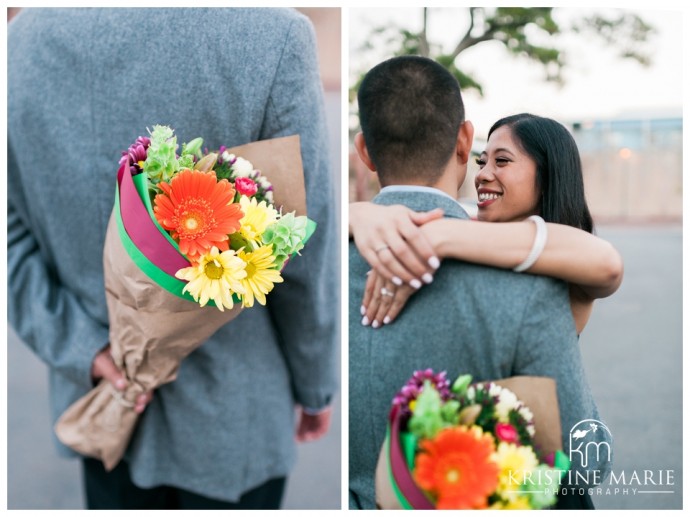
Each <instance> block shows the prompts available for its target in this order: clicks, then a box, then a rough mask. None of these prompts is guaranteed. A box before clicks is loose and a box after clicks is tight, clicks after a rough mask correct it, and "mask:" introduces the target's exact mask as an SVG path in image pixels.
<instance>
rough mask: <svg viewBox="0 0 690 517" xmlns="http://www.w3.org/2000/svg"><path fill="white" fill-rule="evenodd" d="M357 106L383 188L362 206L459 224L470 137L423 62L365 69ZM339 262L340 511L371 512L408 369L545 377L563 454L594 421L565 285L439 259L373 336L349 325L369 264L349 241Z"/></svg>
mask: <svg viewBox="0 0 690 517" xmlns="http://www.w3.org/2000/svg"><path fill="white" fill-rule="evenodd" d="M358 101H359V112H360V123H361V127H362V133H359V134H358V135H357V136H356V137H355V147H356V148H357V151H358V154H359V156H360V157H361V158H362V160H363V161H364V163H365V164H366V165H367V166H368V167H369V168H370V169H371V170H375V171H376V172H377V174H378V177H379V180H380V183H381V186H382V187H383V188H382V190H381V192H380V193H379V194H378V195H377V196H376V198H375V199H374V202H375V203H378V204H382V205H395V204H400V205H405V206H407V207H408V208H411V209H413V210H416V211H428V210H431V209H434V208H438V207H440V208H442V209H443V210H444V212H445V216H446V217H454V218H459V219H467V218H468V216H467V214H466V213H465V211H464V210H463V209H462V208H461V207H460V205H459V204H458V203H457V202H456V200H455V199H456V194H457V191H458V189H459V187H460V185H461V184H462V182H463V181H464V179H465V174H466V172H467V161H468V158H469V153H470V149H471V144H472V138H473V128H472V125H471V123H470V122H468V121H465V113H464V107H463V103H462V98H461V95H460V89H459V87H458V84H457V82H456V80H455V79H454V78H453V77H452V76H451V75H450V74H449V73H448V72H447V71H446V70H445V69H444V68H443V67H442V66H440V65H439V64H437V63H435V62H434V61H432V60H429V59H426V58H421V57H412V56H405V57H399V58H393V59H390V60H388V61H385V62H383V63H381V64H379V65H377V66H376V67H374V68H373V69H372V70H371V71H369V73H368V74H367V76H366V77H365V79H364V81H363V82H362V85H361V87H360V89H359V93H358ZM381 252H386V253H388V252H390V251H389V250H382V251H381ZM349 260H350V262H349V268H350V285H349V300H350V302H349V365H350V369H349V375H350V381H349V429H350V431H349V442H350V446H349V447H350V465H349V467H350V481H349V483H350V485H349V489H350V507H351V508H363V509H371V508H374V507H375V499H374V497H375V495H374V471H375V466H376V461H377V458H378V454H379V449H380V447H381V444H382V443H383V440H384V436H385V432H386V422H387V416H388V412H389V410H390V404H391V401H392V399H393V397H394V395H395V394H396V392H397V391H398V390H399V389H400V388H401V387H402V386H403V385H404V383H405V382H406V381H407V379H408V378H409V377H410V376H411V375H412V372H413V371H414V370H422V369H426V368H432V369H434V370H435V371H437V372H438V371H443V370H446V371H448V372H449V375H450V376H451V377H453V376H456V375H459V374H462V373H469V374H471V375H472V376H473V380H474V381H482V380H491V379H501V378H506V377H511V376H516V375H536V376H546V377H552V378H555V379H556V382H557V389H558V400H559V405H560V411H561V413H560V414H561V423H562V429H563V443H564V446H565V447H566V452H568V449H567V447H568V433H569V431H570V429H571V428H572V427H573V425H575V424H577V423H578V422H580V421H581V420H584V419H587V418H593V419H597V418H598V413H597V409H596V406H595V404H594V401H593V400H592V396H591V394H590V390H589V387H588V385H587V380H586V378H585V374H584V371H583V368H582V361H581V357H580V352H579V348H578V343H577V336H576V333H575V327H574V324H573V319H572V315H571V312H570V305H569V299H568V289H567V286H566V285H565V283H563V282H561V281H557V280H554V279H551V278H546V277H538V276H533V275H521V274H516V273H513V272H511V271H506V270H499V269H494V268H490V267H483V266H478V265H474V264H469V263H463V262H457V261H446V262H444V263H443V264H442V265H441V267H440V268H439V269H438V270H437V271H436V274H435V277H434V280H433V283H431V284H430V285H427V286H425V287H423V288H421V289H420V290H419V291H418V292H417V293H416V294H415V295H414V296H413V297H412V298H410V299H409V301H408V303H407V306H406V308H405V310H404V312H403V313H401V314H400V315H399V316H398V317H397V318H396V321H395V323H393V324H391V325H385V326H383V327H381V328H378V329H374V328H372V327H370V326H363V325H362V324H361V323H360V318H361V315H360V312H359V305H360V301H361V300H362V296H363V293H364V287H365V282H366V273H367V271H368V269H369V266H368V265H367V263H366V262H365V261H364V259H363V258H362V257H361V256H360V255H359V253H358V251H357V248H356V247H355V245H354V243H351V244H350V250H349ZM606 460H607V458H604V457H603V455H602V458H601V461H599V460H597V461H594V459H592V461H591V462H590V463H588V465H589V469H584V470H602V472H601V473H600V476H599V477H598V478H597V476H590V478H589V481H590V483H589V484H590V485H591V484H596V483H598V482H600V481H601V475H605V474H606V472H605V471H606V470H607V468H608V464H607V461H606ZM574 468H575V469H576V470H583V469H579V466H578V465H574ZM595 478H596V479H595ZM583 483H584V481H583V478H580V487H582V486H583Z"/></svg>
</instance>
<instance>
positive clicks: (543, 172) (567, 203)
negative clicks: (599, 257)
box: [489, 113, 593, 233]
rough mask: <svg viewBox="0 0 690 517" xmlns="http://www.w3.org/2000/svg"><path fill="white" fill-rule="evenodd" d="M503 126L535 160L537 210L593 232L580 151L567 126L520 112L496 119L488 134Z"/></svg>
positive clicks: (551, 219) (548, 217)
mask: <svg viewBox="0 0 690 517" xmlns="http://www.w3.org/2000/svg"><path fill="white" fill-rule="evenodd" d="M502 126H507V127H509V128H510V130H511V132H512V135H513V138H514V139H515V142H516V144H517V145H519V146H520V148H521V149H522V150H523V151H524V152H525V153H527V154H528V155H529V156H530V158H532V160H534V162H535V163H536V164H537V179H536V181H537V185H536V188H537V189H538V191H540V192H541V195H540V196H539V207H538V210H539V212H538V213H539V214H540V215H541V216H542V217H543V218H544V220H545V221H547V222H550V223H560V224H567V225H568V226H574V227H575V228H580V229H581V230H585V231H586V232H589V233H592V230H593V223H592V216H591V214H590V213H589V208H588V207H587V202H586V201H585V186H584V182H583V180H582V163H581V161H580V153H579V151H578V149H577V144H576V143H575V140H574V139H573V137H572V135H571V134H570V133H569V132H568V130H567V129H566V128H565V127H564V126H563V125H561V124H560V123H558V122H556V121H555V120H552V119H550V118H544V117H537V116H536V115H531V114H529V113H520V114H518V115H511V116H510V117H505V118H502V119H501V120H499V121H497V122H496V123H495V124H494V125H493V126H491V130H490V131H489V137H491V133H493V132H494V131H495V130H497V129H498V128H499V127H502Z"/></svg>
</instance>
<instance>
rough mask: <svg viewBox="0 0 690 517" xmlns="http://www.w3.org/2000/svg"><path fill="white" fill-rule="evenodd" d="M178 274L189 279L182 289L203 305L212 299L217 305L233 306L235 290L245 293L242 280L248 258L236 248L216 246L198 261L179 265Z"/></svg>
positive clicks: (176, 274)
mask: <svg viewBox="0 0 690 517" xmlns="http://www.w3.org/2000/svg"><path fill="white" fill-rule="evenodd" d="M175 276H176V277H177V278H179V279H181V280H187V281H188V282H189V283H188V284H187V285H186V286H185V287H184V289H183V292H188V293H189V294H191V295H192V297H193V298H194V301H196V302H198V303H199V304H200V305H201V306H202V307H204V306H205V305H206V304H207V303H208V301H209V300H213V301H214V302H215V304H216V307H218V308H219V309H220V310H221V311H223V310H224V309H223V308H224V307H225V308H228V309H232V307H233V300H232V295H233V293H236V294H244V293H245V289H244V285H243V283H242V281H243V279H244V278H245V277H246V276H247V272H246V271H245V262H244V261H243V260H242V259H241V258H239V257H238V256H237V255H236V253H235V251H233V250H228V251H224V252H223V253H221V252H220V251H219V250H218V248H216V247H215V246H213V247H212V248H211V251H209V252H208V253H206V254H204V255H201V256H200V257H199V261H198V262H197V264H196V265H193V266H191V267H186V268H183V269H180V270H179V271H178V272H177V273H175Z"/></svg>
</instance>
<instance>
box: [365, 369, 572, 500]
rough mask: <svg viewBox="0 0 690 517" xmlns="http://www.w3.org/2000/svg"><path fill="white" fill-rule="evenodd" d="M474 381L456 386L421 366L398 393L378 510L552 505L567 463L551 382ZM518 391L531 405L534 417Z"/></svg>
mask: <svg viewBox="0 0 690 517" xmlns="http://www.w3.org/2000/svg"><path fill="white" fill-rule="evenodd" d="M470 383H471V377H470V376H469V375H462V376H460V377H459V378H458V379H457V380H456V381H455V382H454V383H453V385H452V386H451V385H450V382H449V381H448V379H447V378H446V373H445V372H441V373H439V374H435V373H434V372H433V371H432V370H425V371H416V372H414V375H413V377H412V378H411V379H410V380H409V381H408V382H407V384H406V385H405V386H404V387H403V388H402V389H401V390H400V392H399V393H398V394H397V395H396V396H395V398H394V400H393V405H392V409H391V413H390V419H389V427H388V432H387V435H386V440H385V443H384V445H383V447H382V449H381V454H380V456H379V462H378V465H377V472H376V497H377V503H378V505H379V506H380V507H382V508H385V509H390V508H406V509H434V508H437V509H482V508H489V509H539V508H545V507H548V506H551V505H553V504H554V503H555V501H556V495H555V494H556V493H557V487H558V485H559V483H560V479H561V477H562V476H563V475H564V474H565V472H566V471H567V470H568V469H569V468H570V462H569V460H568V458H567V456H566V455H565V454H564V453H563V452H562V451H561V445H560V443H561V437H560V421H559V416H558V410H557V408H558V405H557V400H556V393H555V382H554V381H553V379H549V378H545V377H513V378H510V379H504V380H502V381H497V382H480V383H475V384H470ZM507 386H511V388H512V389H508V387H507ZM516 391H520V392H521V393H523V394H524V395H525V398H529V399H531V400H532V401H533V402H534V403H535V407H536V408H538V410H539V415H537V418H536V419H535V415H534V414H533V412H532V411H531V410H530V408H529V407H528V406H527V405H525V403H524V402H522V401H521V400H520V399H518V396H517V395H516V393H515V392H516ZM554 408H555V409H556V411H555V412H554ZM554 413H555V414H554ZM542 416H543V417H544V418H543V419H542V418H541V417H542ZM554 416H555V418H554ZM537 422H539V423H540V425H539V427H537V426H536V423H537Z"/></svg>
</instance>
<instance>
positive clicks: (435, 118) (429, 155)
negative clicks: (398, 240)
mask: <svg viewBox="0 0 690 517" xmlns="http://www.w3.org/2000/svg"><path fill="white" fill-rule="evenodd" d="M357 100H358V103H359V121H360V125H361V128H362V133H363V135H364V141H365V143H366V148H367V152H368V154H369V158H370V159H371V162H372V163H373V164H374V166H375V167H376V171H377V173H378V175H379V180H380V181H381V184H382V185H390V184H394V183H396V182H401V181H402V182H404V183H410V182H416V183H420V184H426V185H433V184H434V183H435V182H436V180H438V178H440V176H441V175H442V173H443V170H444V168H445V166H446V164H447V163H448V161H449V160H450V158H451V156H452V154H453V153H454V151H455V148H456V142H457V137H458V131H459V129H460V125H461V124H462V123H463V121H464V119H465V108H464V106H463V103H462V96H461V95H460V86H459V85H458V82H457V80H456V79H455V78H454V77H453V76H452V75H451V74H450V72H448V70H446V69H445V68H443V67H442V66H441V65H440V64H438V63H437V62H435V61H433V60H431V59H428V58H424V57H419V56H401V57H395V58H392V59H389V60H387V61H384V62H383V63H380V64H378V65H377V66H375V67H374V68H372V69H371V70H370V71H369V72H368V73H367V74H366V76H365V77H364V79H363V81H362V84H361V86H360V88H359V92H358V95H357Z"/></svg>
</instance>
